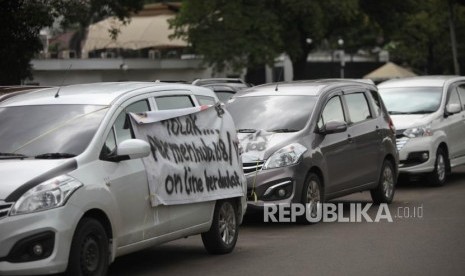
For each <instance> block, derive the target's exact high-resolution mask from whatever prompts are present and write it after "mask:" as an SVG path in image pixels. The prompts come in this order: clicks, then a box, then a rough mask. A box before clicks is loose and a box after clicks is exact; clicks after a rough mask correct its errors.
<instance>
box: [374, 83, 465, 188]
mask: <svg viewBox="0 0 465 276" xmlns="http://www.w3.org/2000/svg"><path fill="white" fill-rule="evenodd" d="M378 90H379V93H380V94H381V97H382V98H383V100H384V103H385V104H386V107H387V109H388V111H389V114H390V115H391V118H392V120H393V121H394V126H395V127H396V129H397V131H396V138H397V149H398V150H399V159H400V163H399V171H400V173H403V174H414V175H418V174H426V175H427V176H428V180H429V182H430V183H431V184H433V185H437V186H440V185H444V183H445V182H446V176H447V173H448V172H450V170H451V168H453V167H455V166H458V165H463V164H465V139H464V137H465V77H459V76H422V77H413V78H405V79H394V80H389V81H386V82H383V83H381V84H379V85H378Z"/></svg>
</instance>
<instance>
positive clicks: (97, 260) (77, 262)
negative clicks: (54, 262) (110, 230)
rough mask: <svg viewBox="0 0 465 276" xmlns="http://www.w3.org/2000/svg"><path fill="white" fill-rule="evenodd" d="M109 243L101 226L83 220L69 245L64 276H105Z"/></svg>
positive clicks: (98, 223) (94, 222)
mask: <svg viewBox="0 0 465 276" xmlns="http://www.w3.org/2000/svg"><path fill="white" fill-rule="evenodd" d="M109 254H110V250H109V241H108V236H107V234H106V232H105V229H104V228H103V226H102V224H101V223H100V222H99V221H98V220H96V219H93V218H83V219H82V220H81V221H80V222H79V224H78V226H77V228H76V232H75V234H74V237H73V241H72V243H71V250H70V254H69V262H68V269H67V272H66V275H72V276H81V275H106V274H107V270H108V262H109Z"/></svg>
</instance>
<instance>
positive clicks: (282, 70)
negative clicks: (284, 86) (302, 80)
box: [274, 67, 284, 91]
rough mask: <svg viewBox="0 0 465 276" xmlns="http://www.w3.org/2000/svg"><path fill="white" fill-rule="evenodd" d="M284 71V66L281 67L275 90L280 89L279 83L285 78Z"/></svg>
mask: <svg viewBox="0 0 465 276" xmlns="http://www.w3.org/2000/svg"><path fill="white" fill-rule="evenodd" d="M283 73H284V67H283V68H281V70H280V72H279V78H278V81H277V82H276V87H275V89H274V91H278V85H279V82H280V81H282V80H281V79H282V78H283Z"/></svg>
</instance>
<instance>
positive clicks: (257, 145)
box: [237, 130, 296, 163]
mask: <svg viewBox="0 0 465 276" xmlns="http://www.w3.org/2000/svg"><path fill="white" fill-rule="evenodd" d="M237 136H238V138H239V144H240V146H241V152H242V162H243V163H250V162H256V161H261V160H265V159H266V158H268V157H269V156H270V155H271V154H273V153H274V152H275V151H276V150H279V149H280V148H281V147H283V146H286V145H287V144H288V143H289V141H291V140H294V139H293V137H294V136H296V132H289V133H275V132H266V131H264V130H258V131H256V132H254V133H238V134H237Z"/></svg>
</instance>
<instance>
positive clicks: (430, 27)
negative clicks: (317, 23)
mask: <svg viewBox="0 0 465 276" xmlns="http://www.w3.org/2000/svg"><path fill="white" fill-rule="evenodd" d="M449 1H450V2H451V4H452V5H453V11H454V12H455V14H449V13H448V6H447V5H448V1H444V0H378V1H376V2H374V1H371V0H361V6H362V8H363V9H364V10H365V11H366V13H367V14H368V15H369V16H370V17H371V18H373V19H374V20H375V21H376V22H377V24H378V25H379V26H381V27H382V35H383V37H384V39H385V41H386V46H387V49H388V50H389V51H390V54H391V59H392V60H394V61H395V62H397V63H400V64H406V65H408V66H410V67H412V68H414V69H415V71H417V73H420V74H452V73H454V72H453V60H452V50H451V38H450V32H449V31H450V30H449V22H448V20H449V16H452V17H453V21H454V23H455V26H456V37H457V43H458V53H459V57H458V59H459V61H461V63H462V66H463V65H464V58H465V56H464V54H463V51H464V50H465V49H464V47H465V41H464V40H463V38H464V37H465V6H464V3H465V2H464V1H463V0H449Z"/></svg>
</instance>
